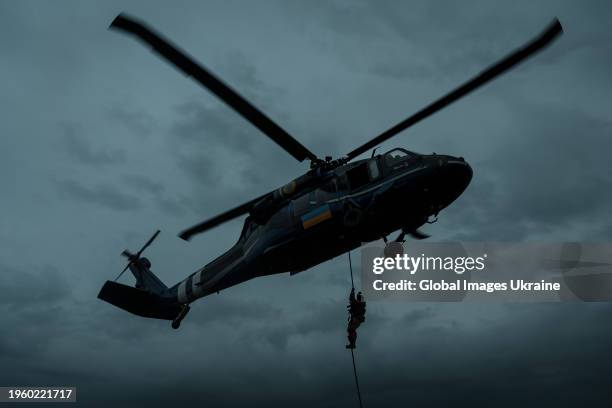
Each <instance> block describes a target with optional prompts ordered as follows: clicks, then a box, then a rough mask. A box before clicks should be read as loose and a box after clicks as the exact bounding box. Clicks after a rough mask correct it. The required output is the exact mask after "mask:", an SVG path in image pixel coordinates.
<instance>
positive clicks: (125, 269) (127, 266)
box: [115, 261, 132, 282]
mask: <svg viewBox="0 0 612 408" xmlns="http://www.w3.org/2000/svg"><path fill="white" fill-rule="evenodd" d="M131 264H132V261H130V262H128V264H127V265H125V268H123V270H122V271H121V273H120V274H119V275H117V277H116V278H115V282H117V281H118V280H119V278H120V277H121V276H122V275H123V274H124V273H125V271H127V270H128V268H129V267H130V265H131Z"/></svg>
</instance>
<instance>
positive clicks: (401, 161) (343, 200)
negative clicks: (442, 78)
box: [98, 14, 563, 328]
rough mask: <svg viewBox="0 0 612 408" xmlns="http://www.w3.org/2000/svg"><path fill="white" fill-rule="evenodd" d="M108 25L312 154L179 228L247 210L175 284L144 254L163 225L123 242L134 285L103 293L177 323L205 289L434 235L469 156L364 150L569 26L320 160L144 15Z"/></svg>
mask: <svg viewBox="0 0 612 408" xmlns="http://www.w3.org/2000/svg"><path fill="white" fill-rule="evenodd" d="M110 28H113V29H117V30H122V31H125V32H127V33H129V34H133V35H134V36H136V37H138V38H139V39H140V40H142V41H144V42H145V43H146V44H148V45H149V46H151V47H152V48H153V50H154V51H156V52H157V53H159V54H160V55H161V56H162V57H163V58H165V59H166V60H168V61H169V62H170V63H172V64H174V66H175V67H176V68H178V69H179V70H181V71H182V72H183V73H185V74H186V75H188V76H190V77H192V78H193V79H194V80H195V81H196V82H198V83H199V84H200V85H202V86H203V87H205V88H206V89H208V90H209V91H210V92H212V93H213V94H215V95H216V96H217V97H218V98H219V99H221V100H222V101H223V102H225V103H226V104H227V105H228V106H229V107H231V108H232V109H234V110H235V111H236V112H237V113H238V114H240V115H241V116H242V117H243V118H245V119H246V120H248V121H249V122H251V123H252V124H253V125H254V126H255V127H256V128H258V129H259V130H260V131H261V132H262V133H264V134H265V135H266V136H268V137H269V138H270V139H272V140H273V141H274V142H276V144H278V145H279V146H280V147H282V148H283V149H284V150H285V151H286V152H287V153H289V154H290V155H291V156H293V157H294V158H295V159H296V160H298V161H300V162H303V161H304V160H306V159H307V160H309V161H310V169H309V171H307V172H306V173H305V174H304V175H302V176H300V177H298V178H296V179H294V180H292V181H291V182H289V183H288V184H286V185H285V186H283V187H281V188H279V189H277V190H275V191H272V192H269V193H266V194H264V195H262V196H259V197H257V198H255V199H253V200H251V201H248V202H246V203H244V204H242V205H239V206H237V207H235V208H232V209H231V210H229V211H226V212H224V213H222V214H220V215H218V216H216V217H213V218H211V219H209V220H206V221H204V222H202V223H200V224H197V225H195V226H193V227H191V228H188V229H186V230H185V231H183V232H181V233H180V237H181V238H183V239H185V240H189V239H190V238H191V237H193V236H194V235H196V234H200V233H202V232H204V231H207V230H209V229H211V228H213V227H216V226H218V225H220V224H222V223H224V222H226V221H229V220H231V219H234V218H236V217H239V216H242V215H245V214H248V216H247V217H246V220H245V221H244V227H243V228H242V233H241V234H240V238H239V239H238V242H236V244H235V245H234V246H233V247H232V248H230V249H229V250H228V251H227V252H225V253H224V254H222V255H221V256H219V257H218V258H216V259H215V260H213V261H212V262H210V263H209V264H207V265H206V266H204V267H202V268H201V269H199V270H198V271H196V272H195V273H193V274H191V275H189V276H188V277H187V278H186V279H185V280H183V281H181V282H179V283H178V284H176V285H174V286H172V287H170V288H168V287H167V286H166V285H164V284H163V283H162V282H161V281H160V280H159V279H158V278H157V277H156V276H155V275H154V274H153V273H152V272H151V270H150V266H151V263H150V262H149V260H148V259H146V258H144V257H141V254H142V252H143V251H144V249H145V248H146V247H147V246H148V245H150V244H151V242H152V241H153V240H154V239H155V237H157V234H158V233H159V231H158V232H156V233H155V235H153V237H151V239H150V240H149V241H148V242H147V243H146V244H145V246H144V247H143V248H142V249H141V250H140V251H138V252H137V253H136V254H132V253H130V252H128V251H124V252H123V255H124V256H126V257H127V258H128V265H127V266H126V267H125V269H124V270H123V272H121V274H120V275H119V276H118V277H117V279H118V278H119V277H120V276H121V275H122V274H123V273H124V272H125V271H126V270H127V269H128V268H129V269H130V270H131V272H132V273H133V274H134V277H135V278H136V287H131V286H127V285H122V284H120V283H117V282H116V280H117V279H115V281H107V282H106V283H105V285H104V286H103V287H102V290H101V291H100V293H99V295H98V297H99V298H100V299H102V300H105V301H107V302H109V303H111V304H113V305H115V306H117V307H120V308H122V309H124V310H127V311H129V312H131V313H134V314H137V315H140V316H145V317H152V318H158V319H166V320H172V327H174V328H178V327H179V325H180V322H181V321H182V319H183V318H184V317H185V315H186V314H187V312H188V311H189V304H190V303H191V302H193V301H195V300H196V299H198V298H201V297H203V296H207V295H210V294H212V293H218V292H219V291H220V290H223V289H226V288H228V287H230V286H234V285H237V284H239V283H241V282H244V281H246V280H249V279H253V278H255V277H258V276H264V275H270V274H277V273H284V272H289V273H290V274H292V275H293V274H295V273H298V272H300V271H304V270H306V269H308V268H311V267H313V266H315V265H318V264H319V263H322V262H325V261H327V260H329V259H331V258H334V257H336V256H338V255H340V254H342V253H344V252H347V251H350V250H352V249H355V248H357V247H359V246H360V245H361V243H363V242H369V241H374V240H378V239H381V238H383V239H385V241H386V237H387V235H389V234H390V233H392V232H394V231H400V233H399V235H398V236H397V238H396V239H395V240H394V242H403V240H404V238H405V236H406V234H408V235H411V236H413V237H414V238H416V239H423V238H426V237H427V235H425V234H423V233H422V232H420V231H419V230H418V228H419V227H421V226H422V225H424V224H425V223H427V222H432V217H433V220H435V219H437V218H436V217H437V215H438V213H439V212H440V210H442V209H444V208H446V207H447V206H448V205H449V204H451V203H452V202H453V201H454V200H456V199H457V197H459V195H461V193H463V191H464V190H465V189H466V187H467V186H468V184H469V183H470V180H471V178H472V169H471V168H470V166H469V164H468V163H467V162H466V161H465V160H464V159H463V158H462V157H453V156H448V155H440V154H431V155H423V154H417V153H414V152H412V151H409V150H406V149H403V148H396V149H393V150H391V151H389V152H387V153H385V154H375V151H374V152H372V156H371V157H370V158H368V159H361V160H355V159H356V158H357V157H358V156H360V155H361V154H363V153H365V152H367V151H369V150H370V149H373V148H376V146H378V145H379V144H380V143H382V142H384V141H386V140H388V139H390V138H391V137H393V136H395V135H397V134H398V133H400V132H402V131H403V130H406V129H407V128H409V127H411V126H412V125H414V124H416V123H418V122H419V121H421V120H423V119H425V118H427V117H428V116H430V115H432V114H433V113H435V112H437V111H439V110H440V109H442V108H444V107H446V106H448V105H449V104H451V103H453V102H455V101H456V100H458V99H459V98H461V97H463V96H465V95H466V94H468V93H470V92H471V91H473V90H475V89H477V88H478V87H480V86H481V85H484V84H485V83H487V82H489V81H490V80H492V79H494V78H496V77H497V76H498V75H501V74H502V73H504V72H506V71H508V70H509V69H511V68H513V67H514V66H516V65H517V64H519V63H520V62H522V61H523V60H525V59H526V58H528V57H530V56H531V55H533V54H534V53H536V52H538V51H539V50H541V49H543V48H544V47H546V46H547V45H548V44H550V43H551V42H552V41H553V40H554V39H555V38H556V37H557V36H558V35H559V34H561V33H562V31H563V30H562V27H561V24H560V23H559V21H558V20H556V19H555V20H554V21H553V22H552V23H551V24H550V25H549V26H548V27H547V28H546V29H545V30H544V31H543V32H542V33H541V34H540V35H539V36H537V37H536V38H535V39H533V40H532V41H530V42H529V43H527V44H525V45H524V46H523V47H521V48H518V49H517V50H515V51H514V52H512V53H511V54H509V55H508V56H506V57H505V58H503V59H501V60H500V61H499V62H497V63H496V64H494V65H492V66H490V67H489V68H487V69H485V70H484V71H482V72H480V73H479V74H478V75H476V76H475V77H474V78H472V79H471V80H469V81H467V82H465V83H464V84H462V85H461V86H459V87H458V88H456V89H455V90H453V91H452V92H450V93H448V94H447V95H445V96H443V97H442V98H440V99H438V100H436V101H435V102H433V103H431V104H430V105H428V106H426V107H425V108H423V109H422V110H420V111H418V112H416V113H415V114H413V115H412V116H410V117H408V118H407V119H405V120H403V121H402V122H400V123H398V124H397V125H395V126H393V127H392V128H390V129H388V130H386V131H385V132H383V133H381V134H380V135H378V136H376V137H374V138H373V139H371V140H370V141H368V142H366V143H364V144H363V145H361V146H359V147H357V148H356V149H354V150H352V151H350V152H349V153H348V154H347V155H346V156H343V157H340V158H337V159H332V158H331V157H325V159H320V158H319V157H318V156H316V155H315V154H314V153H313V152H311V151H310V150H308V149H307V148H306V147H305V146H304V145H302V144H301V143H300V142H298V141H297V140H296V139H295V138H293V137H292V136H291V135H289V134H288V133H287V132H286V131H285V130H284V129H282V128H281V127H280V126H278V125H277V124H276V123H275V122H273V121H272V120H271V119H270V118H268V117H267V116H266V115H265V114H264V113H263V112H261V111H260V110H259V109H257V108H256V107H255V106H253V105H252V104H251V103H250V102H248V101H247V100H246V99H244V98H243V97H242V96H240V95H239V94H238V93H237V92H236V91H234V90H233V89H232V88H230V87H229V86H228V85H226V84H225V83H223V82H222V81H221V80H220V79H218V78H217V77H216V76H215V75H213V74H212V73H211V72H210V71H209V70H207V69H205V68H204V67H203V66H202V65H200V64H198V63H197V62H195V61H194V60H193V59H192V58H191V57H189V56H188V55H187V54H186V53H185V52H183V51H181V50H179V49H178V48H177V47H175V46H174V45H172V44H171V43H170V42H169V41H168V40H166V39H164V38H163V37H162V36H161V35H159V34H158V33H156V32H154V31H153V30H152V29H150V28H148V27H147V26H146V25H144V24H142V23H141V22H139V21H137V20H135V19H132V18H130V17H128V16H125V15H123V14H120V15H119V16H117V17H116V18H115V20H114V21H113V22H112V23H111V25H110Z"/></svg>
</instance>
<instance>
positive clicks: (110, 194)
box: [57, 180, 142, 211]
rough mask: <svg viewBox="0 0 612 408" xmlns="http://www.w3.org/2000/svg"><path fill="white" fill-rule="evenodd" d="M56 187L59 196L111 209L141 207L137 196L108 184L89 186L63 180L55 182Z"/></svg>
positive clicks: (132, 209)
mask: <svg viewBox="0 0 612 408" xmlns="http://www.w3.org/2000/svg"><path fill="white" fill-rule="evenodd" d="M57 188H58V191H59V194H60V196H61V197H64V198H70V199H72V200H76V201H80V202H83V203H87V204H95V205H98V206H101V207H105V208H109V209H112V210H117V211H134V210H138V209H140V208H142V204H141V202H140V199H139V198H138V197H136V196H133V195H130V194H126V193H123V192H122V191H120V190H119V189H118V188H117V187H115V186H113V185H110V184H100V185H97V186H93V187H90V186H84V185H83V184H80V183H79V182H77V181H74V180H64V181H60V182H58V183H57Z"/></svg>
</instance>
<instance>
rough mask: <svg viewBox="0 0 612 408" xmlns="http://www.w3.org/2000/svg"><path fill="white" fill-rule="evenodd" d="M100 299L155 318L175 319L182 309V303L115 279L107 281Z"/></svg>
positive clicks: (143, 315)
mask: <svg viewBox="0 0 612 408" xmlns="http://www.w3.org/2000/svg"><path fill="white" fill-rule="evenodd" d="M98 299H102V300H104V301H105V302H108V303H110V304H112V305H114V306H117V307H118V308H121V309H123V310H125V311H128V312H130V313H133V314H135V315H138V316H142V317H151V318H154V319H164V320H174V318H176V317H177V316H178V315H179V313H180V311H181V305H180V304H178V303H176V302H171V301H169V300H166V299H164V298H162V297H160V296H158V295H155V294H153V293H151V292H148V291H145V290H142V289H137V288H134V287H132V286H127V285H123V284H121V283H117V282H113V281H106V283H105V284H104V286H103V287H102V289H101V290H100V293H99V294H98Z"/></svg>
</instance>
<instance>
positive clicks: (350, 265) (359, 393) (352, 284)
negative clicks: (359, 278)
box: [348, 251, 363, 408]
mask: <svg viewBox="0 0 612 408" xmlns="http://www.w3.org/2000/svg"><path fill="white" fill-rule="evenodd" d="M348 257H349V269H350V271H351V286H352V288H353V290H355V281H354V280H353V263H352V262H351V251H349V253H348ZM351 359H352V360H353V374H354V375H355V385H356V386H357V398H359V408H363V405H362V403H361V391H360V390H359V377H358V376H357V365H356V364H355V353H353V349H351Z"/></svg>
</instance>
